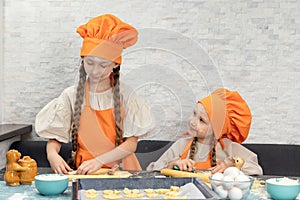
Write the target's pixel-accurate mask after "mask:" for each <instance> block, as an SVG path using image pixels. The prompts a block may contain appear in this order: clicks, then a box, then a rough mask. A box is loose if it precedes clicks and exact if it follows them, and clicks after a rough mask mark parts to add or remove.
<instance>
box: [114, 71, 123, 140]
mask: <svg viewBox="0 0 300 200" xmlns="http://www.w3.org/2000/svg"><path fill="white" fill-rule="evenodd" d="M119 78H120V65H119V66H117V67H116V68H114V69H113V84H114V93H113V100H114V115H115V120H116V133H117V137H116V146H118V145H120V144H121V143H122V140H123V130H122V127H121V105H120V104H121V102H120V79H119Z"/></svg>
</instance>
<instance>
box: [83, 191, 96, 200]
mask: <svg viewBox="0 0 300 200" xmlns="http://www.w3.org/2000/svg"><path fill="white" fill-rule="evenodd" d="M84 195H85V197H86V198H88V199H94V198H97V197H98V196H99V194H98V193H97V191H96V190H94V189H89V190H86V191H85V193H84Z"/></svg>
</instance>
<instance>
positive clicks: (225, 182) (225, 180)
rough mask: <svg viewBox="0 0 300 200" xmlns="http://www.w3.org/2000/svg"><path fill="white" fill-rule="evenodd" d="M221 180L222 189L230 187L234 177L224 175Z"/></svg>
mask: <svg viewBox="0 0 300 200" xmlns="http://www.w3.org/2000/svg"><path fill="white" fill-rule="evenodd" d="M222 180H223V187H224V189H230V188H232V186H233V184H234V179H233V178H232V177H231V176H224V177H223V179H222Z"/></svg>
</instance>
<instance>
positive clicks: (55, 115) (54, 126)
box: [35, 88, 74, 143]
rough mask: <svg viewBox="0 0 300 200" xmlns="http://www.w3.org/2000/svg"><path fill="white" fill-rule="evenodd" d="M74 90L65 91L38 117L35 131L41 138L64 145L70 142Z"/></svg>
mask: <svg viewBox="0 0 300 200" xmlns="http://www.w3.org/2000/svg"><path fill="white" fill-rule="evenodd" d="M73 91H74V88H67V89H65V90H64V91H63V92H62V94H61V95H60V96H59V97H58V98H55V99H53V100H52V101H51V102H49V103H48V104H47V105H46V106H45V107H44V108H43V109H42V110H41V111H40V112H39V113H38V114H37V116H36V120H35V130H36V133H37V134H38V135H39V136H40V137H44V138H48V139H56V140H58V141H60V142H63V143H68V142H69V141H70V127H71V119H72V98H71V96H73V95H72V93H73Z"/></svg>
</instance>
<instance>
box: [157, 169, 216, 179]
mask: <svg viewBox="0 0 300 200" xmlns="http://www.w3.org/2000/svg"><path fill="white" fill-rule="evenodd" d="M160 173H161V174H162V175H165V176H172V177H195V178H200V179H202V180H203V181H204V182H206V183H209V182H210V181H209V178H208V177H209V176H210V175H211V173H210V172H207V173H205V172H197V173H194V172H185V171H180V170H174V169H168V168H164V169H162V170H161V171H160Z"/></svg>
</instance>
